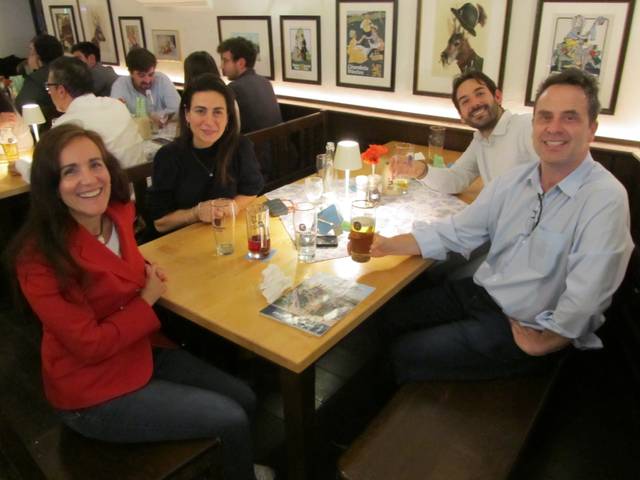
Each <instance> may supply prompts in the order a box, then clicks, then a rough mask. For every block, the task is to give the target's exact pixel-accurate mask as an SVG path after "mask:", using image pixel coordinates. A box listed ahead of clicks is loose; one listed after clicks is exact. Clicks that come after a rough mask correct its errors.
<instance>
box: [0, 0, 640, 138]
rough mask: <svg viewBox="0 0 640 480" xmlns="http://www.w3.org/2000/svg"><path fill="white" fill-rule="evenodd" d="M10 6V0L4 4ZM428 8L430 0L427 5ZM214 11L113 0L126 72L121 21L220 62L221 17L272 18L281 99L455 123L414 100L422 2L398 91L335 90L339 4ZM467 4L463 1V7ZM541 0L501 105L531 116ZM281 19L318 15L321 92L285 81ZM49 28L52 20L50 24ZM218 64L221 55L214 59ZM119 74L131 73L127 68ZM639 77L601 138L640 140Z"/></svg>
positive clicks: (178, 77)
mask: <svg viewBox="0 0 640 480" xmlns="http://www.w3.org/2000/svg"><path fill="white" fill-rule="evenodd" d="M2 1H7V0H2ZM425 1H427V0H425ZM69 3H70V2H69V0H43V4H44V10H45V16H47V17H48V5H52V4H59V5H62V4H69ZM210 3H212V5H213V7H211V8H210V7H149V6H143V5H142V4H140V3H138V2H136V1H135V0H111V8H112V15H113V21H114V27H115V33H116V42H117V44H118V51H119V52H120V63H121V65H122V67H124V57H123V53H122V42H121V36H120V30H119V26H118V18H117V17H118V16H142V17H144V28H145V33H146V40H147V45H148V46H150V45H151V43H150V42H151V40H152V38H151V32H152V30H153V29H165V30H179V32H180V41H181V43H182V55H183V57H184V56H185V54H188V53H190V52H191V51H193V50H202V49H204V50H208V51H209V52H210V53H212V54H214V55H215V50H216V47H217V45H218V27H217V21H216V16H218V15H271V23H272V32H273V50H274V69H275V72H274V73H275V81H274V88H275V90H276V93H277V94H278V95H280V96H284V97H294V98H299V99H308V100H320V101H324V102H331V103H338V104H346V105H355V106H360V107H376V108H379V109H384V110H390V111H397V112H403V113H408V114H420V115H429V116H437V117H446V118H457V117H458V116H457V112H456V110H455V108H454V107H453V105H452V104H451V102H450V100H449V99H446V98H437V97H428V96H422V95H413V93H412V91H413V64H414V54H415V42H416V26H415V25H416V15H417V5H418V0H399V1H398V4H399V7H398V36H397V45H396V46H397V48H396V52H397V59H396V79H395V91H394V92H380V91H373V90H364V89H355V88H345V87H338V86H336V58H335V56H336V53H335V52H336V50H337V49H336V32H335V30H336V14H335V10H336V2H335V0H314V1H310V0H309V1H304V2H303V1H297V0H234V1H226V0H225V1H223V0H211V2H210ZM461 3H462V2H461ZM536 5H537V1H536V0H514V1H513V7H512V12H511V22H510V26H509V39H508V48H507V58H506V67H505V75H504V83H503V90H504V105H505V106H506V107H507V108H509V109H510V110H512V111H516V112H528V111H531V108H530V107H526V106H525V105H524V97H525V89H526V84H527V74H528V69H529V58H530V54H531V45H532V43H533V40H532V39H533V27H534V21H535V13H536ZM638 8H640V7H636V10H637V9H638ZM281 15H319V16H321V45H322V85H308V84H299V83H291V82H283V81H282V64H281V55H280V23H279V17H280V16H281ZM46 20H47V23H48V24H49V22H50V18H47V19H46ZM628 43H629V45H639V44H640V14H639V13H638V12H636V14H635V15H634V16H633V23H632V26H631V31H630V35H629V42H628ZM215 56H216V58H218V57H217V55H215ZM158 68H159V70H161V71H163V72H165V73H168V74H169V75H170V76H171V78H172V79H173V80H174V81H177V82H181V81H182V65H181V63H178V62H166V61H165V62H160V64H159V67H158ZM121 73H126V70H125V69H124V68H123V69H122V70H121ZM638 77H640V55H638V54H637V52H635V51H634V50H633V49H632V48H629V49H628V51H627V55H626V59H625V64H624V70H623V73H622V77H621V82H620V85H619V93H618V101H617V105H616V110H615V115H602V116H601V117H600V127H599V130H598V135H599V136H602V137H608V138H615V139H622V140H630V141H640V115H639V114H638V112H640V96H639V95H637V93H636V92H634V82H635V81H636V79H637V78H638Z"/></svg>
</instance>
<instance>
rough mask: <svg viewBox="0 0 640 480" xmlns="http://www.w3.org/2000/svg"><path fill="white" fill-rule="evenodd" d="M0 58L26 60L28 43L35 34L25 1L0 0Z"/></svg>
mask: <svg viewBox="0 0 640 480" xmlns="http://www.w3.org/2000/svg"><path fill="white" fill-rule="evenodd" d="M0 12H2V13H1V14H0V58H4V57H8V56H9V55H12V54H13V55H15V56H16V57H22V58H26V56H27V53H29V52H28V45H29V41H30V40H31V39H32V38H33V36H34V35H35V34H36V30H35V27H34V25H33V19H32V17H31V9H30V8H29V2H28V1H27V0H19V1H16V0H0Z"/></svg>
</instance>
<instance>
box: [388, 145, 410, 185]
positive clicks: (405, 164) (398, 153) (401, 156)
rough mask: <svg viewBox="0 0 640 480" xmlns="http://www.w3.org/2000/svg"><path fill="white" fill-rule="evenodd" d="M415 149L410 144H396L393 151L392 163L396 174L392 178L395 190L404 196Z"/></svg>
mask: <svg viewBox="0 0 640 480" xmlns="http://www.w3.org/2000/svg"><path fill="white" fill-rule="evenodd" d="M414 155H415V149H414V148H413V145H412V144H410V143H397V144H396V146H395V149H394V159H393V160H394V162H395V164H396V168H397V170H398V173H396V174H395V175H394V177H393V185H394V188H395V190H396V191H397V192H398V193H400V194H402V195H405V194H406V193H407V192H408V191H409V172H411V166H412V164H413V157H414Z"/></svg>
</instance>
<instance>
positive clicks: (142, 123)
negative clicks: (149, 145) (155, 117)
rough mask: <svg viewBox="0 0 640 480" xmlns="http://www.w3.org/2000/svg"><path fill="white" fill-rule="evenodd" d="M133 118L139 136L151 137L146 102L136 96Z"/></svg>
mask: <svg viewBox="0 0 640 480" xmlns="http://www.w3.org/2000/svg"><path fill="white" fill-rule="evenodd" d="M135 118H136V123H137V124H138V132H139V133H140V136H141V137H142V139H143V140H149V139H150V138H151V119H150V118H149V115H148V114H147V102H146V101H145V99H144V98H142V97H136V114H135Z"/></svg>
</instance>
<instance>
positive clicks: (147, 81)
mask: <svg viewBox="0 0 640 480" xmlns="http://www.w3.org/2000/svg"><path fill="white" fill-rule="evenodd" d="M155 74H156V67H151V68H150V69H149V70H145V71H141V70H134V71H132V72H131V81H132V82H133V87H134V88H135V89H136V90H138V91H139V92H141V93H144V92H145V91H146V90H149V89H150V88H151V86H152V85H153V76H154V75H155Z"/></svg>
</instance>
